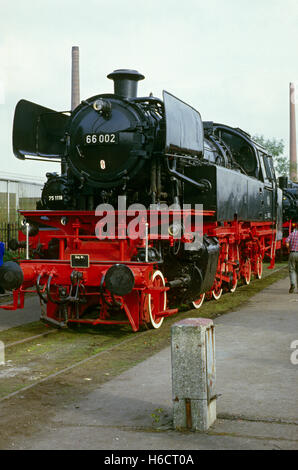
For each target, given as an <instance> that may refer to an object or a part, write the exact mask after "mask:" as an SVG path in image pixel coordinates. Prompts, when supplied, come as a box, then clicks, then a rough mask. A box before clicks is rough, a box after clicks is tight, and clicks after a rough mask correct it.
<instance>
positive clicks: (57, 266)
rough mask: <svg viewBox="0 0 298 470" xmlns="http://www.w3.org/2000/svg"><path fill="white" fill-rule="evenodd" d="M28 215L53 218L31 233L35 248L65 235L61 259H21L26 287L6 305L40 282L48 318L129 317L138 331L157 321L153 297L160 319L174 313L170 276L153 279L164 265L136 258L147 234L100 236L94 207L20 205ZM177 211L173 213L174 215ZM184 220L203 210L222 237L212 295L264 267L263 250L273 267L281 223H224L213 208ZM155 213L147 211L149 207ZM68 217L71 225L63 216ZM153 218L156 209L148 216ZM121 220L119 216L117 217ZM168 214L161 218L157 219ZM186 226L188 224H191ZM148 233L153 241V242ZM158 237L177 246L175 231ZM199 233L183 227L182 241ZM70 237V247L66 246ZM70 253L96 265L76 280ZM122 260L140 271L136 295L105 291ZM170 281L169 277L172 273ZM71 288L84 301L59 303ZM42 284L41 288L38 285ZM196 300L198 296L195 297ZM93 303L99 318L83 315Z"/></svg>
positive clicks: (16, 303) (206, 227) (208, 228)
mask: <svg viewBox="0 0 298 470" xmlns="http://www.w3.org/2000/svg"><path fill="white" fill-rule="evenodd" d="M21 213H22V215H23V216H24V217H25V218H26V219H28V220H30V221H32V222H36V223H38V224H40V222H42V223H44V224H45V223H46V225H47V226H48V228H47V229H46V230H40V231H39V233H38V235H36V236H34V237H30V250H31V252H32V250H34V249H36V247H37V246H38V245H39V244H41V245H42V247H43V249H47V248H48V244H49V241H50V240H51V239H53V238H56V239H58V240H59V256H58V258H57V259H49V260H43V259H34V258H33V259H29V260H20V266H21V268H22V270H23V273H24V282H23V284H22V286H21V287H20V288H19V289H17V290H16V291H14V296H13V304H12V305H6V306H5V305H3V306H0V308H4V309H12V310H15V309H17V308H22V307H23V306H24V294H25V293H26V292H32V287H34V286H36V283H37V280H38V282H39V289H40V294H41V298H43V299H44V300H42V299H41V306H42V316H41V317H42V318H43V319H44V320H45V321H48V322H52V323H55V324H59V325H60V326H64V325H66V324H67V323H78V322H80V323H90V324H92V325H97V324H130V325H131V327H132V329H133V331H138V330H139V328H140V326H141V325H142V324H148V323H150V314H149V304H148V302H150V306H151V309H152V308H153V307H152V306H154V308H153V310H154V319H155V321H156V323H157V324H158V322H159V319H162V318H163V317H167V316H170V315H173V314H175V313H176V312H177V311H178V309H176V308H175V309H170V308H168V306H166V307H165V306H164V305H163V301H164V296H165V292H166V291H167V290H168V289H169V288H168V287H166V286H165V283H164V282H162V283H159V285H155V284H154V283H153V282H152V277H153V273H154V272H155V271H156V270H158V269H159V266H158V263H153V262H147V263H146V262H138V261H132V258H133V256H134V255H135V254H136V253H137V248H138V247H144V246H145V239H144V238H143V234H141V235H140V236H139V237H138V238H137V239H136V240H131V239H130V238H128V237H127V236H126V226H127V225H125V224H124V225H123V224H122V225H121V224H120V225H119V226H118V229H117V231H116V234H115V236H114V237H113V239H110V240H99V239H98V238H97V237H96V236H95V227H96V224H97V223H98V221H99V219H100V217H98V216H97V215H96V213H95V212H88V211H21ZM174 213H175V211H171V212H170V222H171V221H172V220H173V216H174ZM181 214H182V216H183V218H184V220H185V221H188V224H189V225H190V228H191V230H192V231H194V230H195V229H196V227H194V226H193V216H194V215H196V214H198V215H202V216H203V233H204V234H207V235H210V236H213V237H217V239H218V240H219V244H220V255H219V260H218V267H217V272H216V276H215V280H214V284H213V286H212V289H211V290H210V291H209V293H207V297H208V296H209V297H211V296H212V294H213V293H216V294H217V293H219V292H221V289H222V288H224V289H226V290H229V289H230V288H231V287H232V286H234V285H235V283H237V281H238V279H240V278H242V279H244V280H245V282H247V283H248V282H249V279H250V275H251V273H254V274H255V275H256V276H258V275H259V274H260V263H262V260H263V258H264V256H266V255H267V256H268V257H269V259H270V260H271V265H270V267H271V268H272V267H273V266H274V261H275V251H276V229H275V223H274V222H241V221H237V220H235V221H232V222H224V223H218V222H216V221H214V214H215V213H214V211H201V212H200V211H194V210H189V211H181ZM123 215H125V217H126V219H127V220H126V224H127V221H129V220H130V217H128V216H127V213H124V212H121V211H119V212H116V216H117V217H118V218H119V217H121V216H123ZM147 215H148V213H147ZM65 217H66V218H67V219H68V223H67V224H66V225H65V226H64V225H63V224H62V223H61V220H62V218H65ZM148 219H149V215H148ZM118 220H119V219H118ZM160 224H161V219H160V218H159V219H158V225H160ZM186 225H187V224H186ZM152 238H155V239H156V237H151V238H150V237H149V246H150V244H152ZM157 238H158V239H163V238H164V239H166V240H168V243H169V244H170V245H171V246H173V244H174V243H175V239H174V238H173V237H172V236H167V237H163V236H161V235H159V236H158V237H157ZM24 239H25V235H24V234H23V233H22V232H20V236H19V240H20V241H23V240H24ZM191 239H192V237H191V236H190V235H189V234H188V233H184V236H183V238H182V240H181V241H182V242H183V243H189V242H190V241H191ZM65 240H66V242H67V243H66V247H65ZM71 254H88V255H89V258H90V265H89V267H84V268H76V269H75V271H76V272H79V273H80V279H79V280H77V282H73V281H71V274H72V272H73V271H74V268H72V267H71V265H70V257H71ZM116 263H122V264H126V265H127V266H129V267H130V269H131V270H132V272H133V274H134V278H135V285H134V288H133V290H132V292H131V293H130V294H127V295H125V296H123V297H119V296H112V295H111V294H110V293H109V292H107V291H106V290H105V291H103V290H102V289H100V283H101V279H102V277H103V275H104V274H105V273H106V272H107V270H108V269H109V268H110V267H111V266H112V265H113V264H116ZM165 281H166V280H165ZM61 290H64V294H65V297H72V296H73V291H76V290H77V296H78V297H77V298H80V300H81V303H78V302H77V301H73V300H69V301H68V302H67V303H65V304H60V305H59V304H58V303H57V302H59V301H60V300H61V299H63V297H61ZM33 291H35V290H33ZM194 300H195V299H194ZM112 302H114V303H115V302H116V303H117V304H118V307H117V308H118V310H119V312H120V313H122V316H123V319H119V318H117V319H114V318H110V313H109V311H110V305H111V303H112ZM89 307H92V308H97V309H98V317H97V318H84V314H85V313H86V312H87V309H88V308H89Z"/></svg>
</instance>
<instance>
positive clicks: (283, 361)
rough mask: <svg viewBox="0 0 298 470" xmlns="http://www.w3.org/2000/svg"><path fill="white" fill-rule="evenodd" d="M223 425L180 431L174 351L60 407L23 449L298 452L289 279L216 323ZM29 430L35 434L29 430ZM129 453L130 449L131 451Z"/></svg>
mask: <svg viewBox="0 0 298 470" xmlns="http://www.w3.org/2000/svg"><path fill="white" fill-rule="evenodd" d="M215 325H216V326H215V339H216V367H217V393H218V394H220V396H219V398H218V399H217V416H218V419H217V421H216V423H215V424H214V425H213V426H212V427H211V428H210V430H209V431H208V432H207V433H194V432H184V433H183V432H176V431H174V430H173V429H172V427H171V426H172V397H171V360H170V348H166V349H165V350H163V351H161V352H160V353H158V354H155V355H154V356H152V357H151V358H150V359H147V360H146V361H144V362H142V363H140V364H138V365H137V366H135V367H133V368H131V369H130V370H128V371H126V372H125V373H123V374H121V375H119V376H118V377H116V378H115V379H113V380H111V381H109V382H106V383H105V384H104V385H102V386H101V387H100V388H98V389H97V390H95V391H93V392H92V393H90V394H89V395H87V396H85V397H83V398H82V399H78V401H77V402H76V403H74V404H72V405H69V406H68V405H67V406H65V408H64V409H63V410H62V411H61V409H60V410H59V412H57V413H56V414H55V415H54V416H53V417H52V418H51V420H50V421H49V422H48V426H47V427H46V428H45V429H44V431H43V432H42V433H39V434H38V435H37V434H36V435H31V436H29V435H30V430H29V429H28V431H29V433H26V434H27V435H26V436H24V438H23V439H20V440H19V441H18V443H15V446H14V448H18V449H105V450H107V455H111V451H112V450H131V449H146V450H155V451H156V450H161V449H167V450H169V449H172V450H192V449H298V393H297V386H298V365H294V364H292V363H291V360H290V357H291V354H292V353H293V350H292V349H291V343H292V341H294V340H298V294H293V295H289V294H288V280H287V279H284V280H281V281H278V282H277V283H275V284H273V285H271V286H270V287H268V288H266V289H265V290H264V291H262V292H261V293H259V294H257V295H256V296H255V297H253V298H251V300H250V301H249V302H248V303H246V304H245V306H243V308H240V309H238V310H237V311H235V312H231V313H229V314H226V315H223V316H221V317H218V318H217V319H216V320H215ZM28 434H29V435H28ZM127 455H129V452H128V453H127Z"/></svg>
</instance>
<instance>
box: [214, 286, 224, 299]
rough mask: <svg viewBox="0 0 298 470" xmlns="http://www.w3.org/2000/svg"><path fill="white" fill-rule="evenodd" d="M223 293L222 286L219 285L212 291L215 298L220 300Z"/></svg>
mask: <svg viewBox="0 0 298 470" xmlns="http://www.w3.org/2000/svg"><path fill="white" fill-rule="evenodd" d="M221 294H222V288H221V287H220V286H219V287H216V288H215V289H213V291H212V297H213V298H214V299H215V300H219V299H220V298H221Z"/></svg>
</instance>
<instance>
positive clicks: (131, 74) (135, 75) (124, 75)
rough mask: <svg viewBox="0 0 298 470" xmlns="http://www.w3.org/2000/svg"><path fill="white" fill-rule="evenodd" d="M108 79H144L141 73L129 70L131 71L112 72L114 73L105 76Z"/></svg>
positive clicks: (118, 70) (119, 70)
mask: <svg viewBox="0 0 298 470" xmlns="http://www.w3.org/2000/svg"><path fill="white" fill-rule="evenodd" d="M107 77H108V78H110V79H111V80H115V79H116V80H118V79H129V80H135V81H139V80H143V79H144V78H145V77H144V75H142V74H141V73H139V72H138V71H137V70H131V69H117V70H114V72H111V73H109V75H107Z"/></svg>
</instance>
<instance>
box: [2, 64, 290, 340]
mask: <svg viewBox="0 0 298 470" xmlns="http://www.w3.org/2000/svg"><path fill="white" fill-rule="evenodd" d="M108 78H109V79H112V80H113V81H114V93H113V94H99V95H96V96H93V97H91V98H88V99H86V100H83V101H82V102H81V103H80V105H79V106H78V107H77V108H75V109H74V110H73V111H72V112H56V111H54V110H52V109H49V108H45V107H42V106H40V105H37V104H35V103H31V102H28V101H26V100H21V101H20V102H19V103H18V104H17V106H16V110H15V116H14V125H13V151H14V154H15V156H16V157H17V158H19V159H25V158H28V156H31V158H32V157H33V158H42V159H48V160H56V161H61V168H62V171H61V175H59V174H57V173H47V182H46V183H45V185H44V188H43V191H42V195H41V200H40V201H39V203H38V204H37V210H36V211H21V213H22V215H23V216H24V225H23V230H22V232H21V233H20V237H19V240H18V241H15V242H14V243H13V245H14V246H13V247H11V248H15V249H16V248H18V247H20V246H26V247H27V257H26V258H27V259H25V260H20V262H19V264H16V263H12V262H10V263H9V265H7V264H6V265H5V264H4V265H3V266H2V267H1V268H0V285H2V286H3V287H4V288H8V289H14V297H13V304H12V305H6V306H0V308H7V309H16V308H21V307H22V306H23V305H24V295H25V293H26V292H27V291H28V290H29V291H30V290H32V288H34V289H36V292H37V293H38V295H39V298H40V303H41V319H42V320H44V321H45V322H48V323H53V324H55V325H57V326H60V327H62V326H67V325H68V324H71V323H91V324H93V325H98V324H130V325H131V327H132V329H133V331H138V330H139V329H140V328H141V327H143V326H146V327H152V328H159V327H160V326H161V324H162V322H163V319H164V318H165V317H167V316H170V315H173V314H175V313H176V312H177V310H178V309H177V306H179V305H180V304H181V303H189V304H192V305H193V306H194V307H195V308H199V307H200V306H201V305H202V302H203V300H204V298H205V296H207V297H208V298H212V297H213V298H214V299H216V300H217V299H219V298H220V296H221V294H222V292H223V290H228V291H230V292H234V291H235V290H236V287H237V283H238V281H239V280H242V281H243V282H245V283H246V284H249V282H250V279H251V276H252V275H254V276H256V277H258V278H260V277H261V276H262V263H263V259H264V257H265V256H267V257H268V258H269V259H270V261H271V267H273V265H274V259H275V252H276V248H277V246H278V245H279V244H280V243H281V240H282V190H281V189H280V188H279V187H278V184H277V180H276V176H275V172H274V167H273V163H272V157H271V156H270V155H269V154H268V153H267V152H266V150H265V149H264V148H263V147H261V146H260V145H258V144H257V143H256V142H254V141H253V140H252V138H251V137H250V135H249V134H247V133H246V132H244V131H243V130H241V129H239V128H232V127H229V126H227V125H224V124H219V123H215V122H211V121H208V122H203V121H202V119H201V115H200V113H199V112H198V111H197V110H195V109H194V108H193V107H192V106H190V105H188V104H186V103H185V102H183V101H181V100H180V99H178V98H176V97H175V96H173V95H172V94H170V93H168V92H166V91H164V92H163V99H162V100H161V99H159V98H156V97H154V96H152V95H150V96H146V97H138V96H137V84H138V81H139V80H142V79H144V76H143V75H141V74H140V73H138V72H137V71H135V70H124V69H120V70H115V71H114V72H112V73H110V74H109V75H108ZM119 200H120V201H122V202H123V201H125V204H122V205H121V207H119ZM115 207H116V208H117V209H116V210H115ZM127 207H129V208H130V209H127ZM131 207H132V208H133V209H131ZM164 207H166V210H164ZM136 213H138V217H137V221H136V220H135V216H136ZM111 220H112V222H113V224H112V225H111V226H112V229H111V226H109V224H110V222H111ZM107 226H109V229H107ZM132 227H133V228H134V231H133V232H134V236H132V233H131V232H132V231H131V228H132ZM136 228H138V229H136ZM103 234H105V236H103Z"/></svg>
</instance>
